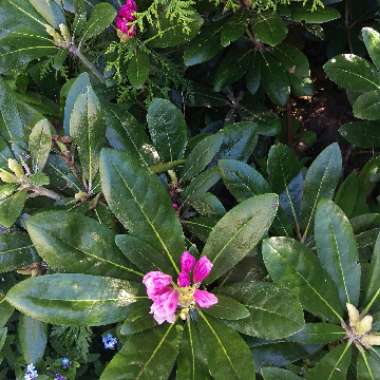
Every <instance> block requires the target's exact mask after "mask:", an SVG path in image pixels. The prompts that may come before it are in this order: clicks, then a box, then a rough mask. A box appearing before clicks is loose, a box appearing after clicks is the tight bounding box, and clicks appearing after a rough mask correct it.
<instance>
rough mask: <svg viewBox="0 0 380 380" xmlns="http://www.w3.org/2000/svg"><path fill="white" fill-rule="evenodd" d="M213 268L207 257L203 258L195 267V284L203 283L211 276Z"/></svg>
mask: <svg viewBox="0 0 380 380" xmlns="http://www.w3.org/2000/svg"><path fill="white" fill-rule="evenodd" d="M212 267H213V264H212V262H211V261H210V260H209V259H208V258H207V257H206V256H202V257H201V258H200V259H199V260H198V261H197V262H196V264H195V266H194V270H193V282H194V283H196V284H199V283H201V282H202V281H203V280H204V279H205V278H206V277H207V276H208V275H209V274H210V272H211V269H212Z"/></svg>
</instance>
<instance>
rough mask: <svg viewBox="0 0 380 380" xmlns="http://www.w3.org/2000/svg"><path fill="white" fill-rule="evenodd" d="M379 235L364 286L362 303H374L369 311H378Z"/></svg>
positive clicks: (379, 287) (379, 275)
mask: <svg viewBox="0 0 380 380" xmlns="http://www.w3.org/2000/svg"><path fill="white" fill-rule="evenodd" d="M379 296H380V234H379V235H378V236H377V240H376V244H375V247H374V250H373V254H372V258H371V264H370V267H369V274H368V283H367V284H366V289H365V297H364V303H365V304H367V303H368V302H370V301H374V303H373V304H372V308H371V311H373V310H375V311H379V310H380V297H379Z"/></svg>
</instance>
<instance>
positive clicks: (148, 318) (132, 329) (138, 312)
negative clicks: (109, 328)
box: [120, 300, 157, 335]
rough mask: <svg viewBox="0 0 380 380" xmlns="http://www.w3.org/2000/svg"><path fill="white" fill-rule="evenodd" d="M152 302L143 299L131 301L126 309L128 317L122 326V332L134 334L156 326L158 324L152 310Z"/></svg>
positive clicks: (123, 333)
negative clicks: (151, 312)
mask: <svg viewBox="0 0 380 380" xmlns="http://www.w3.org/2000/svg"><path fill="white" fill-rule="evenodd" d="M151 305H152V302H151V301H150V300H141V301H137V302H134V303H131V304H130V305H128V306H127V309H126V314H125V315H126V317H127V318H126V319H125V321H124V322H123V324H122V325H121V327H120V334H122V335H133V334H136V333H140V332H142V331H145V330H150V329H152V328H153V327H156V326H157V324H156V322H155V320H154V319H153V317H152V315H151V314H150V313H149V312H150V307H151Z"/></svg>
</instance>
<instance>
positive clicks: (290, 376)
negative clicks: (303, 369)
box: [260, 367, 301, 380]
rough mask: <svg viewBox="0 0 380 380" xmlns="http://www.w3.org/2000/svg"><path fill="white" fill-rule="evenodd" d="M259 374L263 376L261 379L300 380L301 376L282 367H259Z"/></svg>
mask: <svg viewBox="0 0 380 380" xmlns="http://www.w3.org/2000/svg"><path fill="white" fill-rule="evenodd" d="M260 374H261V376H262V377H263V380H301V377H299V376H297V375H295V374H294V373H293V372H291V371H289V370H287V369H283V368H275V367H265V368H261V370H260Z"/></svg>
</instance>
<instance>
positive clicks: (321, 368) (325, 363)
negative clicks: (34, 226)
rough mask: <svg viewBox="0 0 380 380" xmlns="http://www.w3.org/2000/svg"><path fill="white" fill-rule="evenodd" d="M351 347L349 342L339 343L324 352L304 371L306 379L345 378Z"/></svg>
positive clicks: (335, 379)
mask: <svg viewBox="0 0 380 380" xmlns="http://www.w3.org/2000/svg"><path fill="white" fill-rule="evenodd" d="M351 355H352V349H351V346H350V344H349V343H345V344H341V345H339V346H337V347H335V348H334V349H333V350H332V351H330V352H329V353H328V354H326V355H325V356H324V357H323V358H322V359H321V360H320V361H319V362H318V363H317V365H316V366H315V367H314V368H313V369H311V370H309V371H308V372H307V373H306V379H307V380H321V379H326V380H346V379H347V371H348V367H349V366H350V364H351Z"/></svg>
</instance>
